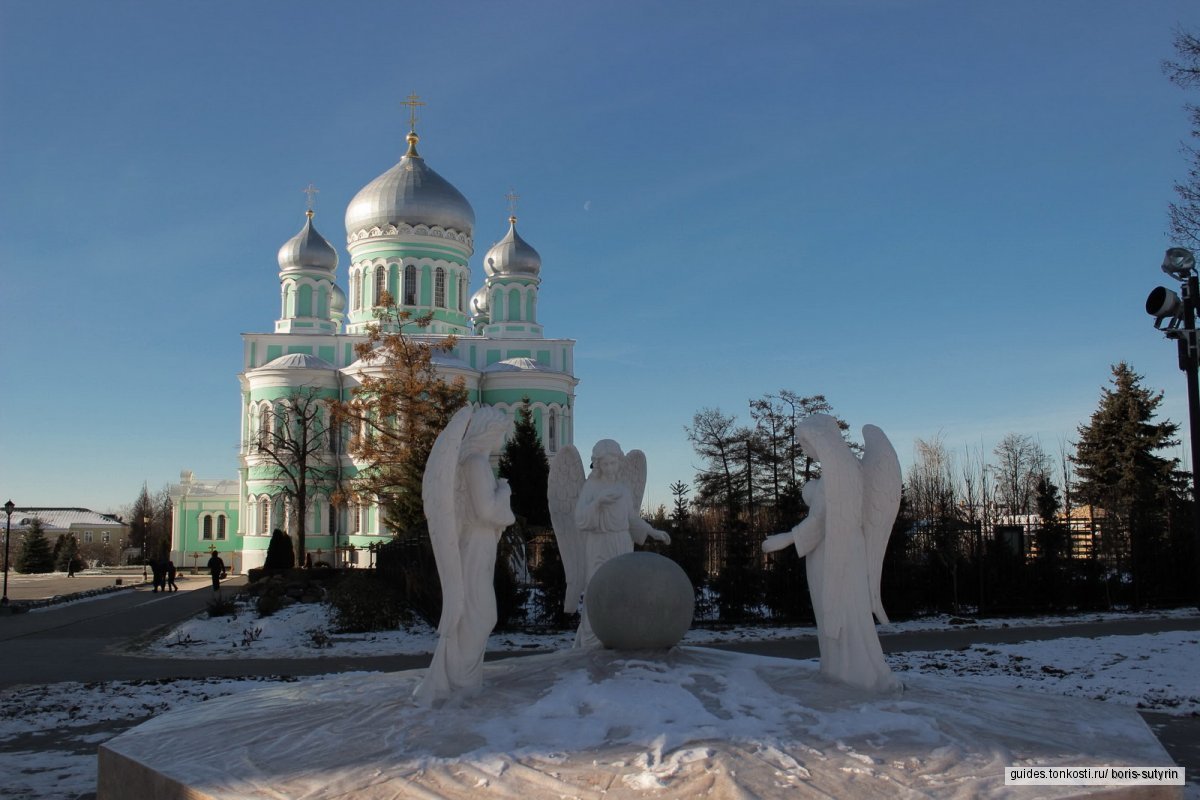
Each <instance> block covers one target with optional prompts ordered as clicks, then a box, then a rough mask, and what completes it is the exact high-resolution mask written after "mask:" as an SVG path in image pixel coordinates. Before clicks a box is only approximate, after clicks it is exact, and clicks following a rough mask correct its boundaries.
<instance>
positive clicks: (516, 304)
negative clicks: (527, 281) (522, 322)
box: [508, 288, 523, 321]
mask: <svg viewBox="0 0 1200 800" xmlns="http://www.w3.org/2000/svg"><path fill="white" fill-rule="evenodd" d="M508 318H509V319H511V320H514V321H515V320H519V319H523V317H522V316H521V290H520V289H516V288H513V289H509V290H508Z"/></svg>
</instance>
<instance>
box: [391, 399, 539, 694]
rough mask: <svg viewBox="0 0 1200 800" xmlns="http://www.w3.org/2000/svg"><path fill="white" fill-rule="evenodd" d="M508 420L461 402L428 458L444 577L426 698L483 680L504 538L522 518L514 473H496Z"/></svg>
mask: <svg viewBox="0 0 1200 800" xmlns="http://www.w3.org/2000/svg"><path fill="white" fill-rule="evenodd" d="M508 427H509V420H508V417H507V416H505V414H504V412H503V411H500V410H498V409H494V408H486V407H485V408H479V409H474V410H473V409H472V408H471V407H470V406H467V407H465V408H461V409H459V410H458V412H457V413H456V414H455V415H454V416H453V417H452V418H451V419H450V423H449V424H448V425H447V426H446V427H445V429H444V430H443V431H442V432H441V433H440V434H438V438H437V441H436V442H435V443H434V445H433V450H432V451H431V452H430V454H429V460H428V461H427V462H426V463H425V477H424V479H423V480H422V483H421V499H422V501H423V502H424V504H425V517H426V519H428V521H429V539H430V541H431V542H432V543H433V555H434V559H435V560H436V561H437V570H438V578H439V579H440V580H441V583H442V617H441V620H440V621H439V624H438V643H437V648H436V649H435V650H434V652H433V663H431V664H430V665H429V670H428V672H426V673H425V677H424V679H423V680H422V681H421V683H420V685H419V686H417V688H416V690H415V691H414V692H413V696H414V697H415V698H416V700H417V701H418V702H420V703H423V704H425V705H430V704H432V703H433V702H434V701H435V700H443V699H445V698H447V697H449V696H451V695H452V694H456V693H461V692H469V691H470V690H473V689H478V688H479V687H480V686H482V684H483V653H484V650H485V649H486V648H487V640H488V636H489V635H490V634H491V632H492V628H494V627H495V626H496V592H495V589H494V588H493V584H492V580H493V575H494V572H495V568H496V546H497V545H498V544H499V542H500V534H501V533H503V531H504V529H505V528H507V527H508V526H509V525H511V524H513V522H515V521H516V517H515V516H514V515H513V511H512V504H511V494H512V492H511V490H510V489H509V486H508V481H506V480H504V479H503V478H499V479H498V478H496V477H495V475H494V473H493V472H492V464H491V461H490V460H489V456H490V455H491V453H492V451H494V450H497V449H499V447H500V445H501V443H502V442H503V441H504V436H505V434H506V433H507V432H508Z"/></svg>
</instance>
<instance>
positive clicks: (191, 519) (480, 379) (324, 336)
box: [171, 132, 578, 572]
mask: <svg viewBox="0 0 1200 800" xmlns="http://www.w3.org/2000/svg"><path fill="white" fill-rule="evenodd" d="M417 141H418V140H417V135H416V133H415V132H410V133H409V134H408V152H406V153H405V154H404V157H403V158H401V159H400V161H399V163H397V164H396V165H395V166H393V167H392V168H391V169H389V170H387V171H386V172H384V173H383V174H382V175H380V176H379V177H377V178H375V180H373V181H371V182H370V183H368V184H367V185H366V186H364V187H363V188H362V189H361V190H360V191H359V192H358V194H356V195H355V196H354V199H353V200H351V201H350V205H349V206H348V207H347V209H346V220H345V224H346V247H347V250H348V252H349V256H350V257H349V269H348V274H347V277H346V283H345V285H346V286H347V287H348V291H343V289H342V288H341V286H339V285H338V282H337V279H338V275H337V268H338V261H339V259H338V254H337V250H336V249H335V248H334V247H333V246H332V245H331V244H330V243H329V242H328V241H326V239H325V238H324V237H323V236H321V234H320V233H318V232H317V229H316V227H315V226H314V224H313V212H312V210H311V209H310V210H309V211H308V212H307V219H306V220H305V222H304V226H303V227H302V228H301V229H300V232H299V233H297V234H296V235H295V236H294V237H292V238H291V239H289V240H288V241H287V242H285V243H284V244H283V246H282V247H281V248H280V249H279V256H278V261H279V284H280V287H279V288H280V297H279V318H278V319H277V320H275V326H274V331H272V332H270V333H247V334H243V335H242V340H243V346H242V372H241V374H240V375H239V376H238V379H239V381H240V383H241V410H242V413H241V432H240V443H241V444H240V447H239V453H238V477H237V480H236V481H234V480H199V479H196V478H195V477H194V476H193V475H192V473H191V472H189V471H184V472H183V473H182V474H181V476H180V482H179V483H178V484H176V485H174V486H172V487H171V499H172V501H173V503H174V520H173V525H172V537H171V557H172V559H173V560H174V561H175V563H176V564H177V565H181V566H192V565H194V564H195V563H196V562H197V561H198V562H199V563H200V564H203V563H204V561H206V560H207V559H208V556H209V553H211V552H212V551H214V550H215V551H216V552H217V553H219V554H220V555H221V557H222V559H223V560H224V561H225V563H226V565H227V566H228V567H230V568H231V569H232V570H233V571H235V572H244V571H246V570H248V569H252V568H254V567H258V566H261V565H262V563H263V561H264V559H265V557H266V550H267V542H268V541H269V539H270V535H271V531H272V530H273V529H274V528H281V529H283V530H285V531H288V532H289V533H290V534H291V535H292V536H293V537H295V531H296V530H297V527H298V526H297V520H296V518H295V515H296V511H295V508H294V507H293V504H292V503H291V502H290V501H289V500H288V498H287V497H286V495H285V494H284V492H283V484H282V483H281V482H279V481H276V480H272V479H271V477H270V476H271V475H272V471H271V470H270V469H268V468H267V467H266V461H265V458H264V456H262V455H260V454H259V452H258V449H257V447H256V444H257V442H258V441H259V435H260V431H261V430H262V426H263V425H264V424H270V420H271V418H272V415H271V414H270V413H269V412H270V410H271V408H272V405H273V404H275V403H279V402H281V401H283V400H284V399H286V398H288V397H290V396H294V395H295V394H296V392H297V391H304V392H310V391H311V392H313V393H315V394H317V395H318V396H321V397H329V398H341V399H349V398H350V396H351V391H352V390H353V389H354V387H355V386H357V385H358V384H359V379H360V376H363V375H370V374H372V372H373V371H374V370H377V369H378V367H377V366H373V364H372V362H371V361H370V360H366V361H359V360H356V357H355V353H354V346H355V345H356V344H357V343H359V342H361V341H363V340H364V339H365V335H364V334H365V330H366V326H367V325H368V324H370V323H372V322H375V317H374V315H373V313H372V312H373V309H374V308H375V307H376V306H377V305H378V304H379V302H380V298H381V296H382V295H383V293H384V292H385V291H386V292H388V293H389V294H390V295H391V296H392V297H393V298H395V299H396V301H397V303H398V304H399V305H400V306H401V307H402V308H404V309H405V310H408V311H411V312H412V313H413V314H414V315H426V314H429V315H432V319H433V322H432V324H431V325H430V326H429V328H427V329H426V330H425V331H424V332H423V333H422V334H421V335H420V337H419V338H422V339H426V340H430V341H436V340H444V339H445V338H446V337H449V336H454V337H455V338H456V344H455V347H454V349H453V351H451V352H448V353H444V354H440V355H438V356H436V357H435V361H436V363H437V366H438V369H439V371H440V372H441V373H442V374H443V375H444V376H445V377H446V378H448V379H453V378H455V377H462V379H463V380H464V382H465V384H466V388H467V391H468V393H469V398H470V401H471V402H472V403H476V404H480V405H490V406H494V407H496V408H500V409H503V410H505V411H508V412H509V413H510V415H511V414H512V413H514V410H515V409H516V408H517V407H518V406H519V405H520V404H521V402H522V399H523V398H526V397H528V398H529V399H530V401H531V403H532V407H533V413H534V419H535V422H536V424H537V426H538V430H539V432H540V433H541V437H542V442H543V443H544V445H545V447H546V451H547V454H548V455H550V456H553V454H554V453H555V452H557V451H558V450H559V449H560V448H561V447H563V446H565V445H568V444H571V443H572V440H573V424H572V423H573V420H572V413H573V410H574V398H575V386H576V384H577V383H578V381H577V380H576V378H575V377H574V363H573V348H574V344H575V342H574V340H571V339H548V338H546V337H545V336H543V333H542V326H541V325H540V324H539V323H538V319H537V305H538V302H537V301H538V286H539V284H540V283H541V268H542V263H541V257H540V256H539V255H538V253H537V251H536V250H534V248H533V247H531V246H530V245H529V244H528V243H527V242H526V241H525V240H524V239H522V238H521V236H520V235H519V234H518V233H517V228H516V217H515V216H512V217H509V227H508V232H507V233H506V234H505V235H504V237H503V238H502V239H500V241H499V242H497V243H496V244H495V245H493V246H492V247H491V248H490V249H489V250H488V251H487V254H486V255H485V256H484V258H483V284H482V286H480V287H479V288H478V289H477V290H476V291H475V292H474V293H472V292H471V289H470V286H471V273H472V271H471V267H470V259H471V256H472V255H473V253H474V239H473V237H474V231H475V212H474V210H473V209H472V208H471V204H470V203H469V202H467V199H466V198H465V197H463V195H462V194H461V193H460V192H459V191H458V190H457V189H455V188H454V186H453V185H451V184H450V183H449V182H448V181H447V180H446V179H445V178H443V177H442V176H440V175H438V174H437V173H436V172H434V170H433V169H432V168H431V167H430V166H429V165H428V164H427V163H426V162H425V159H424V158H422V157H421V156H420V155H418V153H417ZM497 232H498V231H497ZM338 438H339V437H329V440H328V441H329V446H328V453H326V454H325V455H324V458H327V459H328V463H329V464H330V465H333V466H336V467H337V468H338V469H337V470H335V472H340V477H341V479H342V480H343V481H344V482H349V481H351V480H352V479H353V477H354V475H355V474H356V465H355V463H354V461H353V459H351V458H350V457H349V456H348V455H347V454H346V453H345V452H344V448H343V447H342V443H341V442H339V441H337V439H338ZM334 488H335V487H334V482H333V481H329V482H328V483H325V484H321V483H318V484H317V485H315V486H313V487H312V488H310V490H309V498H310V499H309V502H308V509H307V514H308V520H307V522H306V526H305V529H306V537H305V544H306V550H307V551H308V552H309V553H311V554H312V555H313V558H314V560H323V561H328V562H329V563H337V564H344V563H361V564H364V565H365V564H366V556H365V554H362V553H360V551H361V550H362V549H363V548H365V547H367V546H368V545H370V544H371V543H373V542H380V541H385V540H387V539H390V537H391V535H392V531H390V530H387V529H386V528H385V526H384V524H383V521H382V516H381V514H380V513H379V508H378V507H377V506H376V505H374V504H370V505H361V506H356V505H350V506H348V507H341V508H338V507H335V506H334V505H333V504H332V503H331V502H330V498H331V495H332V493H333V491H334ZM350 545H353V546H354V547H353V549H351V548H350V547H349V546H350Z"/></svg>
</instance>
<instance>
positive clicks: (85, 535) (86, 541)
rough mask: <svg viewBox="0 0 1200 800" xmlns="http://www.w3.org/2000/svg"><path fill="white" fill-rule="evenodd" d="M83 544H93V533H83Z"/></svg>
mask: <svg viewBox="0 0 1200 800" xmlns="http://www.w3.org/2000/svg"><path fill="white" fill-rule="evenodd" d="M83 543H84V544H91V543H92V532H91V531H84V532H83Z"/></svg>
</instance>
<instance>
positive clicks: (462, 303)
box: [458, 274, 467, 311]
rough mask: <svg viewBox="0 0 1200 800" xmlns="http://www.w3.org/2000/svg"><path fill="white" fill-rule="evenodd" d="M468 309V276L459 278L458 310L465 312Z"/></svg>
mask: <svg viewBox="0 0 1200 800" xmlns="http://www.w3.org/2000/svg"><path fill="white" fill-rule="evenodd" d="M466 307H467V276H466V275H461V274H460V275H459V276H458V310H459V311H463V310H465V309H466Z"/></svg>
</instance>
